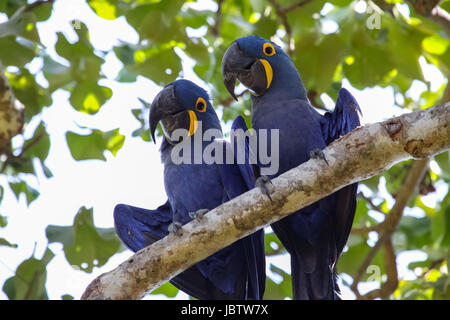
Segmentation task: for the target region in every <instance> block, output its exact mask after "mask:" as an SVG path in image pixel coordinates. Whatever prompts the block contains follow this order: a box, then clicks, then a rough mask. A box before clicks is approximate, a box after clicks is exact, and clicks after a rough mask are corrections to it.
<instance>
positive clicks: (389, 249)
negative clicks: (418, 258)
mask: <svg viewBox="0 0 450 320" xmlns="http://www.w3.org/2000/svg"><path fill="white" fill-rule="evenodd" d="M383 253H384V265H385V267H386V274H387V280H386V282H385V283H383V284H382V285H381V287H380V288H379V289H374V290H372V291H369V292H367V293H366V294H365V295H363V296H360V297H359V299H360V300H373V299H376V298H384V297H387V296H389V295H391V294H392V293H393V292H394V291H395V290H396V289H397V287H398V271H397V263H396V260H397V257H396V255H395V252H394V247H393V246H392V240H391V239H390V238H389V239H387V240H386V242H385V243H384V245H383Z"/></svg>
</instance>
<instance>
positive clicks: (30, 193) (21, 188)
mask: <svg viewBox="0 0 450 320" xmlns="http://www.w3.org/2000/svg"><path fill="white" fill-rule="evenodd" d="M9 186H10V187H11V190H12V191H13V192H14V194H15V196H16V199H17V200H19V197H20V195H21V194H24V195H25V197H26V200H27V205H30V203H31V202H33V201H34V200H36V198H37V197H39V191H37V190H36V189H34V188H32V187H30V186H29V185H28V184H27V183H26V182H25V181H20V182H10V183H9Z"/></svg>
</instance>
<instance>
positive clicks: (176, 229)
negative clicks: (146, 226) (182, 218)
mask: <svg viewBox="0 0 450 320" xmlns="http://www.w3.org/2000/svg"><path fill="white" fill-rule="evenodd" d="M182 226H183V225H182V224H181V223H179V222H172V223H171V224H169V227H168V228H167V229H168V231H169V233H172V234H174V235H176V236H177V237H179V236H181V231H180V229H181V227H182Z"/></svg>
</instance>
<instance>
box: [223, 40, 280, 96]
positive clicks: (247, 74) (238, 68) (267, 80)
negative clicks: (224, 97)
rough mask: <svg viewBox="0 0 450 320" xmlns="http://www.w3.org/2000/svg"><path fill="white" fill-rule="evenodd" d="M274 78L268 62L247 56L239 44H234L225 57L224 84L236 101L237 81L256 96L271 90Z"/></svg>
mask: <svg viewBox="0 0 450 320" xmlns="http://www.w3.org/2000/svg"><path fill="white" fill-rule="evenodd" d="M272 76H273V72H272V67H271V66H270V64H269V62H268V61H267V60H265V59H257V58H255V57H250V56H248V55H246V54H245V53H244V52H243V51H242V50H241V49H240V48H239V45H238V43H237V42H233V43H232V44H231V46H230V47H229V48H228V49H227V51H226V52H225V55H224V56H223V59H222V77H223V82H224V84H225V87H226V88H227V90H228V92H229V93H230V94H231V95H232V96H233V98H234V99H235V100H236V101H237V97H236V95H235V93H234V87H235V84H236V80H239V81H240V82H241V83H242V84H243V85H244V86H246V87H247V88H249V89H250V90H252V91H253V92H254V93H255V94H256V95H261V94H263V93H264V92H265V91H266V90H267V89H268V88H269V86H270V84H271V81H272Z"/></svg>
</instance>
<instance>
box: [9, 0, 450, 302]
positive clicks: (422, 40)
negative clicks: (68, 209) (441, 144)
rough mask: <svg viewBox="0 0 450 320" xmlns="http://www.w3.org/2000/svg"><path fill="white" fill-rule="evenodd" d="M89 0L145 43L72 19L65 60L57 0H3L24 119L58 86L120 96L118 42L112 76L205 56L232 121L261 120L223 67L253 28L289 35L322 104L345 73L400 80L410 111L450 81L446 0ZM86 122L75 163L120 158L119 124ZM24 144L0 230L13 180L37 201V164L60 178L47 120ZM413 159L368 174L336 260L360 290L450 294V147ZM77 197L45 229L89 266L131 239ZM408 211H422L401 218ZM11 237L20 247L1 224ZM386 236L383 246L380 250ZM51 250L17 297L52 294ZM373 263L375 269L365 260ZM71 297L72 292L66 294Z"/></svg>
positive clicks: (84, 107)
mask: <svg viewBox="0 0 450 320" xmlns="http://www.w3.org/2000/svg"><path fill="white" fill-rule="evenodd" d="M58 1H64V0H58ZM199 2H200V3H202V1H199ZM203 2H204V1H203ZM87 3H88V5H89V6H90V7H91V8H92V10H93V11H94V12H95V13H96V14H97V15H98V16H99V17H101V18H103V19H108V20H114V19H117V18H119V17H122V16H123V17H125V19H126V21H127V23H128V24H129V25H130V26H131V27H132V28H134V29H135V30H136V32H137V33H138V35H139V43H138V44H132V43H126V42H123V41H122V42H121V43H118V44H116V45H115V46H114V47H113V48H112V49H111V50H110V51H111V52H103V51H100V50H96V49H95V48H94V47H93V45H92V44H91V42H90V37H89V29H88V28H87V27H86V26H85V25H84V24H83V23H81V22H79V21H78V22H77V21H74V23H73V26H74V30H75V32H76V35H77V37H78V40H77V41H75V42H73V41H69V40H68V39H67V38H66V36H65V35H64V33H60V32H59V33H57V41H56V44H55V50H56V53H57V55H58V56H59V57H60V58H61V59H63V60H65V62H66V63H61V60H60V59H59V61H56V60H55V59H53V58H52V57H51V55H49V54H48V52H47V50H46V48H45V47H44V46H43V45H42V43H41V41H40V38H39V34H38V32H37V29H36V24H37V23H39V22H40V21H45V20H46V19H48V18H49V17H50V16H51V15H52V7H53V5H54V1H34V2H31V1H28V2H27V1H26V0H3V1H1V2H0V12H1V13H4V14H6V15H7V17H8V20H7V21H6V22H4V23H2V24H0V61H1V63H2V65H3V70H2V72H4V73H5V75H6V77H7V79H8V80H9V82H10V84H11V86H12V89H13V92H14V94H15V96H16V98H17V99H18V100H19V101H20V102H21V103H23V105H24V106H25V114H24V116H25V120H24V121H25V126H26V125H27V123H29V122H30V121H31V120H32V119H33V118H35V117H39V114H40V113H41V112H42V111H43V109H44V108H46V107H49V106H50V105H52V93H54V92H55V91H56V90H58V89H63V90H66V91H67V92H69V94H70V98H69V101H70V104H71V105H72V107H73V108H74V109H75V110H77V111H79V112H82V113H86V114H89V115H92V116H95V114H96V113H97V112H98V111H99V110H100V109H101V107H102V106H103V105H104V104H105V103H106V102H107V101H108V100H109V99H110V98H111V96H112V94H113V91H112V89H111V88H109V87H108V86H107V85H105V84H103V82H102V80H103V79H105V75H104V74H103V72H102V70H101V67H102V64H103V63H104V62H105V56H106V54H111V53H113V54H115V56H116V57H117V58H118V59H119V60H120V61H121V63H122V64H123V66H122V68H121V70H120V72H118V75H117V77H116V79H115V81H118V82H122V83H133V82H135V81H136V79H137V77H138V76H143V77H146V78H148V79H150V80H151V81H153V82H154V83H156V84H157V85H160V86H163V85H166V84H167V83H169V82H170V81H173V80H175V79H176V78H178V77H181V76H182V59H183V56H184V55H186V56H187V57H189V58H190V59H192V60H193V61H194V62H195V63H194V67H193V70H194V72H195V74H196V75H197V76H198V77H199V78H200V79H202V80H203V81H205V82H206V83H208V84H209V88H208V89H209V90H210V92H211V96H212V100H213V101H214V105H215V107H217V108H218V110H221V112H222V113H223V116H222V119H223V121H224V122H228V121H230V120H232V119H234V117H236V116H237V115H238V114H242V115H244V116H245V117H246V120H247V121H248V124H250V122H249V118H250V112H249V110H250V109H249V101H248V100H249V99H248V98H247V96H244V99H240V101H239V102H234V100H232V99H231V98H230V96H229V95H228V93H227V92H226V90H225V87H224V86H223V83H222V77H221V68H220V66H221V60H222V56H223V54H224V52H225V50H226V49H227V47H228V46H229V45H230V43H231V42H232V41H233V40H235V39H236V38H239V37H241V36H244V35H248V34H258V35H260V36H262V37H265V38H271V39H273V40H274V41H277V43H279V44H280V45H282V46H283V48H284V49H285V50H286V52H288V53H289V54H290V56H291V57H292V59H293V61H294V62H295V64H296V66H297V68H298V70H299V71H300V74H301V76H302V79H303V81H304V83H305V86H306V88H307V90H308V96H309V98H310V100H311V102H312V104H313V105H314V106H316V107H317V108H318V109H319V110H326V108H325V107H324V105H325V103H324V100H323V97H324V96H325V97H326V96H328V97H329V98H331V99H332V100H333V101H335V99H336V98H337V92H338V90H339V88H340V87H341V84H342V81H343V80H344V79H347V80H348V81H349V83H350V84H351V85H352V86H353V87H355V88H357V89H364V88H367V87H375V86H379V87H383V88H385V87H390V88H392V90H393V94H394V96H395V106H396V107H397V108H404V109H406V110H408V111H415V110H419V109H421V108H427V107H430V106H433V105H436V104H438V103H440V101H446V100H448V96H449V95H448V89H446V88H445V85H443V86H442V87H441V88H440V89H439V90H434V91H432V90H431V89H430V83H429V82H428V81H427V80H426V78H425V77H424V72H423V64H424V63H426V64H432V65H434V66H435V67H437V68H438V70H439V71H440V72H441V73H442V75H444V77H445V78H447V76H448V74H449V72H450V45H449V44H450V42H449V37H450V21H449V20H448V17H449V16H448V9H449V8H450V1H448V0H444V1H433V0H431V1H423V0H409V1H406V0H405V1H402V0H379V1H376V0H373V1H352V0H328V1H322V0H315V1H310V0H302V1H296V0H268V1H266V0H250V1H243V0H223V1H222V0H218V1H217V2H214V3H213V2H212V1H206V5H204V6H201V5H199V4H198V3H197V2H194V1H182V0H171V1H165V0H162V1H158V0H87ZM34 59H41V61H42V64H41V69H40V70H38V71H36V70H33V71H31V68H30V62H32V61H33V60H34ZM38 72H42V74H43V76H44V77H45V80H46V81H47V82H48V85H46V86H43V85H42V84H40V83H41V82H38V81H37V79H36V77H37V74H38ZM413 81H420V82H422V83H424V84H425V86H426V87H427V90H425V91H424V92H423V93H422V94H421V95H420V97H419V98H418V99H414V98H412V97H411V95H409V94H408V93H407V92H408V90H409V89H410V88H411V86H412V84H413ZM241 94H242V93H241ZM132 113H133V115H134V116H135V117H136V119H137V120H138V121H139V123H140V126H139V127H137V128H136V130H135V131H134V133H133V136H134V137H141V138H142V139H143V140H144V141H150V136H149V132H148V131H149V130H148V123H147V117H148V106H146V105H142V107H141V108H138V109H133V110H132ZM390 116H391V115H386V118H388V117H390ZM82 129H83V130H84V132H87V133H86V134H78V133H75V132H71V131H68V132H66V134H65V138H66V141H67V144H68V146H69V148H70V153H71V155H72V157H73V158H74V159H75V160H77V161H78V160H79V161H81V160H86V159H100V160H106V158H105V156H104V153H105V151H108V152H110V153H112V154H114V155H115V154H116V152H117V151H118V150H119V149H120V148H121V147H122V146H123V145H124V143H126V142H125V136H124V135H122V134H121V133H120V129H119V128H117V129H114V130H110V131H107V132H103V131H101V130H99V129H96V128H86V127H83V128H82ZM22 141H23V143H22V144H21V145H20V146H15V147H12V146H11V145H10V146H9V148H7V149H6V150H2V152H1V154H0V174H1V175H3V176H5V177H6V178H7V180H6V181H8V183H7V184H6V185H0V232H1V229H2V228H8V221H7V218H6V216H4V215H2V212H1V209H2V207H1V200H2V198H3V195H4V192H5V191H6V189H7V188H10V189H11V190H12V192H13V193H14V194H15V195H16V197H17V198H18V199H19V197H20V196H21V195H22V194H24V195H25V198H26V201H27V203H28V204H29V203H31V202H33V201H34V200H35V199H36V198H37V197H39V195H40V193H39V190H37V189H35V188H33V187H31V186H30V185H29V184H28V183H27V181H26V177H27V176H28V175H36V170H43V172H44V174H45V177H47V178H50V177H52V168H48V167H47V166H46V164H45V160H46V158H47V155H48V153H49V148H50V146H51V139H50V138H49V135H48V134H47V131H46V123H44V122H41V123H40V124H39V125H38V126H37V128H36V130H35V132H34V134H33V135H32V136H31V137H29V138H25V137H24V138H23V139H22ZM38 164H40V165H38ZM413 165H414V161H412V160H411V161H406V162H403V163H400V164H398V165H396V166H394V167H392V168H391V169H389V170H387V171H386V172H384V173H382V174H380V175H378V176H375V177H372V178H370V179H368V180H366V181H362V182H361V185H360V193H359V197H358V207H357V213H356V218H355V221H354V226H353V231H352V234H351V236H350V239H349V241H348V245H347V248H346V250H345V252H344V253H343V255H342V257H341V259H340V261H339V265H338V271H339V273H340V274H341V279H342V282H343V284H344V285H346V286H349V287H351V290H352V291H353V292H354V293H355V295H356V297H357V298H371V299H372V298H383V299H449V298H450V285H449V284H450V277H449V270H448V268H449V263H450V250H449V249H450V193H448V186H447V185H448V182H449V181H450V155H449V152H445V153H442V154H440V155H438V156H436V157H435V158H434V159H433V160H431V161H430V163H429V165H428V166H427V167H426V172H425V174H424V176H423V177H421V178H420V179H419V180H418V181H417V183H416V185H417V187H416V185H413V186H411V185H405V179H406V177H407V176H408V174H409V173H410V171H411V170H412V169H411V168H413ZM436 185H441V187H442V188H444V190H446V192H447V195H446V196H444V197H443V199H442V200H441V199H440V198H438V197H436V199H438V200H436V203H435V205H434V206H427V205H426V204H425V203H424V201H422V200H423V197H426V196H429V195H432V194H433V193H435V191H436V188H435V186H436ZM445 188H446V189H445ZM399 194H403V195H405V194H406V195H407V196H408V202H407V204H406V207H407V208H400V209H401V210H400V219H399V221H398V225H395V226H393V227H394V229H395V230H396V231H395V232H394V233H393V234H389V235H388V238H387V240H386V239H384V240H385V241H384V242H383V243H382V244H380V245H379V246H378V247H377V245H376V244H377V241H378V240H379V239H380V238H381V237H380V234H381V232H384V231H383V230H384V229H383V228H384V227H385V225H383V221H385V220H386V219H388V217H389V215H390V213H391V209H392V207H393V204H394V203H395V202H396V197H397V196H398V195H399ZM80 206H81V208H80V209H79V212H78V213H76V214H75V213H74V215H75V217H74V222H73V226H55V225H49V226H48V227H47V229H46V236H47V238H48V242H49V243H52V242H60V243H62V244H63V246H64V253H65V257H66V259H67V261H68V263H69V264H70V265H72V266H73V267H78V268H80V269H81V270H83V271H85V272H91V271H92V270H93V268H94V267H100V266H102V265H103V264H105V263H106V261H107V260H108V259H109V258H110V257H111V256H113V255H114V254H115V253H117V252H119V251H121V250H123V249H124V248H123V247H122V246H121V244H120V241H119V240H118V238H117V237H116V235H115V232H114V230H113V229H112V228H97V227H96V226H95V225H94V222H93V209H92V208H86V207H84V206H83V203H80ZM404 212H414V213H416V214H404V215H402V213H404ZM67 214H69V213H67ZM0 246H9V247H11V250H18V248H17V246H16V245H15V244H14V243H10V242H9V241H8V239H6V238H3V237H1V233H0ZM380 247H382V248H383V249H382V250H378V249H379V248H380ZM374 248H376V249H374ZM408 250H419V251H421V252H422V253H424V254H425V255H426V259H425V260H423V259H422V260H420V261H415V262H412V263H410V264H409V265H408V266H407V267H408V268H409V269H410V270H412V271H413V272H414V273H415V275H416V276H415V277H414V278H413V279H409V280H405V279H399V277H398V271H397V265H396V257H397V256H398V255H399V254H401V253H403V252H405V251H408ZM266 252H267V255H268V256H277V255H280V254H285V250H284V248H283V247H282V245H281V244H280V242H279V241H278V239H277V238H276V237H275V236H274V234H273V233H267V234H266ZM53 256H54V254H53V253H52V251H51V250H50V249H47V251H46V253H45V254H44V256H43V257H42V258H41V259H38V258H36V257H34V255H33V256H32V257H30V258H29V259H27V260H25V261H23V262H22V263H21V264H20V265H19V266H18V268H17V270H16V271H15V276H13V277H11V278H9V279H7V280H6V281H5V282H4V284H3V285H2V288H3V291H4V292H5V293H6V295H7V296H8V297H9V298H10V299H45V298H47V292H46V276H47V273H46V266H47V264H48V263H49V261H50V260H51V259H52V258H53ZM368 256H371V258H370V259H369V258H368ZM367 260H369V262H367ZM365 262H367V263H366V264H368V265H369V266H368V267H367V268H364V269H362V270H361V266H364V263H365ZM270 270H271V271H272V272H273V273H274V274H276V279H272V278H270V277H268V278H267V289H266V295H265V298H267V299H284V298H286V297H291V288H290V275H289V274H288V273H286V272H285V271H283V270H282V269H280V268H278V267H277V266H276V265H274V264H272V265H270ZM358 274H359V275H358ZM355 277H357V279H355ZM364 282H366V283H368V284H369V285H370V288H372V289H373V290H372V293H370V292H369V294H367V295H363V294H362V293H360V292H359V289H358V286H357V284H358V283H360V284H361V283H364ZM377 288H381V289H378V291H377V290H376V289H377ZM177 291H178V290H177V289H176V288H174V287H173V286H172V285H170V284H169V283H167V284H165V285H163V286H162V287H160V288H159V289H157V290H156V291H155V292H154V293H155V294H156V293H159V294H164V295H166V296H168V297H173V296H175V295H176V294H177ZM366 292H367V290H366ZM62 298H63V299H70V298H73V297H72V296H71V295H69V294H68V295H64V296H63V297H62Z"/></svg>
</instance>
